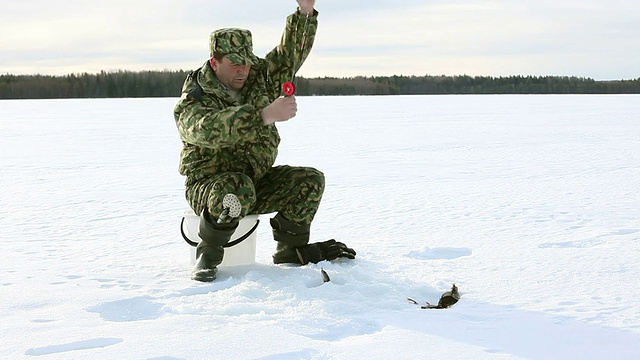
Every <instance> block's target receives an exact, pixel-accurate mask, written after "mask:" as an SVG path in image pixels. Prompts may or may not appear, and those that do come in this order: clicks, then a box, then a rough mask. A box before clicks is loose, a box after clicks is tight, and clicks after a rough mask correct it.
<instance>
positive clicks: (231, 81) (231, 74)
mask: <svg viewBox="0 0 640 360" xmlns="http://www.w3.org/2000/svg"><path fill="white" fill-rule="evenodd" d="M249 70H251V65H240V64H234V63H233V62H232V61H231V60H229V59H228V58H227V57H226V56H224V57H223V58H222V60H221V61H218V60H215V61H214V62H213V71H214V72H215V73H216V77H217V78H218V80H219V81H220V82H221V83H222V85H224V86H226V87H228V88H229V89H231V90H236V91H238V90H240V89H242V87H243V86H244V83H245V82H246V81H247V76H249Z"/></svg>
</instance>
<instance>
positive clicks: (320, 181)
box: [301, 167, 325, 197]
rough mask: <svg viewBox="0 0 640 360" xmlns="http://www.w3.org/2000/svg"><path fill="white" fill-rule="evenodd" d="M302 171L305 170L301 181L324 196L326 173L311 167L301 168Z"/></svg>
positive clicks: (317, 194) (317, 193)
mask: <svg viewBox="0 0 640 360" xmlns="http://www.w3.org/2000/svg"><path fill="white" fill-rule="evenodd" d="M301 171H303V172H304V177H303V178H302V179H301V182H302V183H303V184H305V185H306V186H308V187H309V188H310V189H312V190H313V192H314V193H315V194H316V196H320V197H322V194H323V193H324V181H325V180H324V173H323V172H322V171H320V170H318V169H315V168H311V167H305V168H301Z"/></svg>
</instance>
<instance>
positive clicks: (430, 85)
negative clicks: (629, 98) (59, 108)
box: [0, 70, 640, 99]
mask: <svg viewBox="0 0 640 360" xmlns="http://www.w3.org/2000/svg"><path fill="white" fill-rule="evenodd" d="M187 74H188V72H187V71H168V70H165V71H139V72H134V71H117V72H105V71H102V72H100V73H98V74H88V73H84V74H71V75H66V76H48V75H9V74H7V75H0V99H57V98H130V97H178V96H180V90H181V87H182V83H183V81H184V79H185V77H186V76H187ZM296 94H297V95H318V96H322V95H419V94H640V78H637V79H634V80H616V81H596V80H593V79H590V78H581V77H567V76H509V77H491V76H467V75H462V76H432V75H425V76H372V77H363V76H358V77H352V78H332V77H325V78H303V77H298V78H297V79H296Z"/></svg>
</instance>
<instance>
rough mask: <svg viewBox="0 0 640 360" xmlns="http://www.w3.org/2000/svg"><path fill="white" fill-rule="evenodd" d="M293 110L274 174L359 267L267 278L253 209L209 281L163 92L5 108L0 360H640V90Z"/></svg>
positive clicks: (268, 244) (293, 270) (286, 270)
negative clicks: (194, 240)
mask: <svg viewBox="0 0 640 360" xmlns="http://www.w3.org/2000/svg"><path fill="white" fill-rule="evenodd" d="M298 100H299V109H300V111H299V113H298V116H297V117H296V118H295V119H294V120H292V121H290V122H288V123H284V124H281V125H280V126H279V128H280V130H281V136H282V138H283V141H282V144H281V147H280V155H279V158H278V163H281V164H283V163H287V164H292V165H305V166H314V167H316V168H318V169H320V170H322V171H323V172H324V173H325V176H326V179H327V187H326V191H325V195H324V199H323V203H322V205H321V208H320V211H319V213H318V214H317V216H316V219H315V221H314V223H313V227H312V240H326V239H328V238H332V237H335V238H336V239H339V240H342V241H344V242H346V243H347V244H348V245H350V246H352V247H353V248H355V249H356V250H357V251H358V256H357V258H356V260H354V261H336V262H332V263H328V262H323V263H320V264H317V265H311V266H306V267H294V266H283V265H278V266H276V265H273V264H271V253H272V251H273V249H274V248H275V242H274V241H273V240H272V238H271V234H270V231H271V230H270V227H269V225H268V219H269V217H270V216H269V215H263V216H262V217H261V225H260V227H259V229H258V241H257V256H256V264H255V265H246V266H235V267H226V268H224V267H223V268H221V269H220V272H219V277H218V280H216V281H215V282H213V283H209V284H203V283H196V282H194V281H191V280H190V272H191V263H190V259H189V251H190V249H189V247H188V245H187V244H186V243H185V242H184V241H183V240H182V239H181V237H180V234H179V222H180V219H181V216H182V213H183V211H184V210H186V209H187V205H186V202H185V200H184V196H183V181H184V179H183V178H182V177H181V176H180V175H179V174H178V172H177V167H178V164H177V163H178V153H179V151H180V141H179V138H178V134H177V131H176V129H175V125H174V121H173V116H172V108H173V105H174V104H175V102H176V101H177V99H169V98H168V99H102V100H93V99H91V100H89V99H85V100H39V101H24V100H23V101H7V100H4V101H0V165H1V167H0V189H1V191H0V205H1V206H0V225H1V229H2V230H1V231H0V238H1V241H0V254H1V256H2V260H1V262H0V274H1V278H0V301H1V302H0V358H3V359H43V360H44V359H162V360H177V359H368V360H369V359H521V358H524V359H631V358H640V262H639V261H638V258H639V257H640V185H639V184H640V97H639V96H406V97H399V96H398V97H303V98H299V99H298ZM321 268H323V269H325V270H326V271H327V273H328V274H329V276H330V277H331V281H330V282H328V283H324V284H323V282H322V278H321V276H320V269H321ZM452 283H456V284H457V285H458V287H459V289H460V292H461V294H462V298H461V300H460V301H459V302H458V303H457V304H456V305H455V306H453V307H452V308H450V309H447V310H423V309H420V307H419V306H416V305H413V304H411V303H409V302H408V301H407V297H411V298H414V299H416V300H418V301H419V302H421V303H423V302H424V301H429V302H431V303H437V301H438V298H439V297H440V294H442V293H443V292H444V291H447V290H449V289H450V287H451V284H452Z"/></svg>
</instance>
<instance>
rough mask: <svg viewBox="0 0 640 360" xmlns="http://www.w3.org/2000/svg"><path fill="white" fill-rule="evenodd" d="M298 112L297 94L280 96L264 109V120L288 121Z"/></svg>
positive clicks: (265, 122) (271, 122) (272, 121)
mask: <svg viewBox="0 0 640 360" xmlns="http://www.w3.org/2000/svg"><path fill="white" fill-rule="evenodd" d="M299 1H301V0H299ZM297 112H298V104H297V103H296V97H295V96H287V97H279V98H277V99H275V100H274V101H273V102H272V103H271V104H269V105H267V107H265V108H264V109H262V122H263V123H264V124H265V125H269V124H273V123H274V122H278V121H287V120H289V119H291V118H292V117H294V116H296V113H297Z"/></svg>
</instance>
